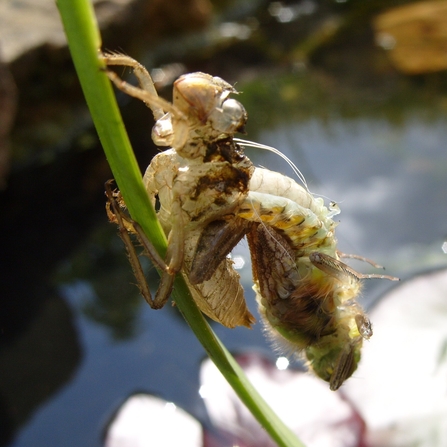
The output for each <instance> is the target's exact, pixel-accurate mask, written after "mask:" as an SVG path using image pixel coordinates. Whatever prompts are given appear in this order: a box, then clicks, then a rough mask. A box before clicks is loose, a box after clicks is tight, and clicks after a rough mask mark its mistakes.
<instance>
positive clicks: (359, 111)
mask: <svg viewBox="0 0 447 447" xmlns="http://www.w3.org/2000/svg"><path fill="white" fill-rule="evenodd" d="M94 3H95V9H96V13H97V17H98V21H99V23H100V26H101V29H102V36H103V49H105V50H111V51H121V52H124V53H126V54H128V55H130V56H132V57H134V58H135V59H137V60H138V61H140V62H141V63H143V65H145V66H146V67H148V68H149V69H150V70H151V73H152V75H153V77H154V79H155V81H156V83H157V88H158V89H159V91H160V94H162V95H163V96H164V97H166V98H168V99H169V98H170V92H171V88H172V82H173V81H174V80H175V79H176V78H177V77H178V76H179V75H180V74H182V73H188V72H192V71H203V72H206V73H210V74H212V75H216V76H220V77H222V78H223V79H225V80H226V81H228V82H230V83H231V84H233V85H235V86H236V88H237V89H238V90H239V91H240V92H241V93H240V95H239V96H238V100H239V101H240V102H242V103H243V104H244V106H245V108H246V110H247V112H248V116H249V123H248V126H247V135H243V136H241V137H243V138H247V139H250V140H253V141H256V142H259V143H263V144H267V145H271V146H274V147H276V148H278V149H279V150H281V151H282V152H283V153H285V154H286V155H287V156H288V157H289V158H291V159H292V160H293V161H294V162H295V164H296V165H297V166H298V167H299V169H300V170H301V171H302V172H303V174H304V175H305V177H306V179H307V182H308V184H309V187H310V189H311V191H312V192H314V193H315V194H320V195H323V196H324V197H326V198H327V199H328V200H334V201H336V202H337V203H339V205H340V208H341V210H342V212H341V214H340V215H339V216H337V219H338V220H339V221H340V225H339V226H338V228H337V235H338V239H339V247H340V249H341V250H342V251H344V252H347V253H355V254H359V255H362V256H366V257H368V258H372V259H374V260H375V261H376V262H378V263H380V264H382V265H385V266H386V268H387V273H388V274H391V275H395V276H400V277H401V278H403V279H408V278H411V277H412V276H413V275H415V274H416V273H421V272H427V271H430V270H432V269H439V268H445V267H447V262H446V261H447V259H446V252H447V242H446V240H447V239H446V237H447V146H446V142H447V126H446V124H447V118H446V112H447V71H446V70H447V1H445V0H438V1H419V2H412V1H403V0H402V1H397V0H395V1H392V2H390V1H386V0H369V1H364V0H320V1H317V0H302V1H283V2H279V1H274V2H273V1H266V0H228V1H224V0H222V1H219V0H186V1H185V0H177V1H175V0H171V1H169V2H168V1H162V0H144V1H143V0H110V1H105V2H104V1H97V2H94ZM0 59H1V62H0V188H1V190H0V204H1V212H0V238H1V245H0V247H1V248H0V254H1V269H0V445H1V446H14V447H25V446H31V445H32V446H35V447H40V446H42V447H43V446H48V445H64V446H80V445H82V446H99V445H101V444H102V442H103V441H102V436H103V435H102V433H103V430H104V427H105V426H106V424H107V421H108V420H109V419H110V418H111V417H112V415H113V413H114V411H115V410H116V408H117V407H118V406H119V405H120V403H121V402H122V401H123V400H124V399H125V398H126V397H127V396H129V395H130V394H131V393H134V392H137V391H144V392H150V393H153V394H155V395H158V396H160V397H163V398H164V399H167V400H172V401H174V402H176V404H178V405H180V406H181V407H183V408H184V409H186V410H187V411H189V412H190V413H191V414H193V415H194V416H195V417H197V418H198V419H199V420H200V421H202V422H206V420H207V414H206V411H205V408H204V405H203V402H202V400H201V398H200V396H199V394H198V389H199V376H198V368H199V363H200V361H201V360H202V359H203V357H204V351H203V349H202V347H201V346H200V345H199V343H198V342H197V341H196V340H195V339H194V337H193V335H192V334H191V333H190V331H189V329H188V327H187V326H186V324H185V323H184V321H183V320H182V318H181V317H180V315H179V314H178V312H177V311H176V310H175V309H174V308H171V306H166V308H165V309H163V310H161V311H152V310H150V309H149V307H148V306H147V305H146V304H145V302H144V301H143V299H142V298H141V297H140V296H139V293H138V289H137V288H136V287H135V285H134V282H135V280H134V278H133V275H132V272H131V269H130V267H129V265H128V262H127V259H126V256H125V252H124V248H123V246H122V243H121V240H120V239H119V238H118V237H117V231H116V228H115V227H114V226H113V225H110V224H108V222H107V218H106V215H105V211H104V204H105V198H104V188H103V185H104V182H105V181H106V180H107V179H109V178H110V177H111V173H110V170H109V168H108V165H107V162H106V159H105V157H104V154H103V152H102V149H101V146H100V144H99V141H98V138H97V135H96V133H95V130H94V128H93V126H92V122H91V119H90V116H89V112H88V110H87V108H86V105H85V102H84V99H83V96H82V92H81V90H80V86H79V84H78V81H77V78H76V74H75V72H74V69H73V66H72V63H71V59H70V55H69V52H68V49H67V47H66V44H65V38H64V34H63V31H62V28H61V25H60V21H59V16H58V12H57V9H56V7H55V5H54V3H53V1H51V0H28V1H18V0H3V1H2V2H1V3H0ZM123 76H127V73H124V72H123ZM131 79H132V78H131ZM117 97H118V100H119V102H120V106H121V110H122V113H123V116H124V121H125V123H126V126H127V128H128V131H129V134H130V138H131V141H132V144H133V146H134V149H135V152H136V154H137V158H138V161H139V163H140V166H141V169H142V171H144V170H145V168H146V166H147V165H148V164H149V162H150V160H151V157H152V156H153V155H154V154H156V153H157V151H158V150H159V149H157V148H156V147H154V145H153V143H152V142H151V139H150V133H151V128H152V125H153V121H152V116H151V113H150V111H149V110H148V109H147V108H146V107H145V106H144V104H142V103H140V102H138V101H136V100H133V99H130V98H128V97H126V96H125V95H123V94H122V93H121V92H117ZM247 154H248V155H249V157H250V158H251V159H252V160H253V161H254V163H255V164H256V165H258V166H266V167H268V168H269V169H272V170H277V171H279V172H282V173H284V174H287V175H289V176H293V175H294V174H293V173H292V171H291V170H290V168H289V167H288V166H287V165H286V164H285V162H284V161H282V160H281V159H279V158H278V157H277V156H275V155H272V154H270V153H268V152H265V151H259V150H255V149H247ZM233 256H234V257H235V258H236V259H237V261H238V266H239V268H240V270H239V272H240V274H241V277H242V280H243V283H244V287H245V290H246V297H247V300H248V302H249V306H250V308H251V310H252V312H253V313H254V314H256V312H257V311H256V304H255V302H254V294H253V292H252V290H251V286H252V283H251V271H250V265H249V255H248V247H247V244H246V243H245V242H242V243H241V244H240V245H239V246H238V247H237V249H236V250H235V253H234V255H233ZM354 267H355V268H357V269H362V271H369V267H368V266H365V265H354ZM147 270H148V281H149V283H150V284H151V285H152V287H154V288H155V287H156V285H157V283H158V276H157V274H156V272H155V270H154V269H152V268H150V266H149V265H148V266H147ZM390 286H391V283H388V282H386V281H374V282H368V283H367V284H366V285H365V288H364V291H363V294H362V300H363V304H364V305H365V306H366V307H367V308H372V307H373V306H374V304H375V302H376V301H378V300H379V298H380V297H381V296H382V295H383V294H384V293H385V292H386V291H388V290H389V288H390ZM416 295H417V296H414V298H415V299H418V300H424V293H419V292H418V293H417V294H416ZM409 299H410V297H409ZM445 299H446V300H447V296H446V297H445ZM443 312H444V311H443ZM438 315H439V313H438ZM442 315H443V317H444V318H445V319H446V320H447V313H446V312H444V313H443V314H442ZM398 324H399V323H398V321H397V320H396V325H397V326H398ZM445 326H446V327H447V325H445ZM213 327H214V329H215V330H216V332H217V333H218V335H219V337H221V339H222V340H223V342H224V343H225V344H226V346H227V347H228V348H229V349H230V350H232V351H244V350H253V349H254V350H258V351H261V352H263V353H265V354H266V355H268V356H270V357H271V358H272V359H274V353H273V352H272V350H271V349H270V347H269V345H268V343H267V342H266V341H265V339H264V336H263V334H262V328H261V327H260V324H257V325H256V326H255V328H254V329H253V330H251V331H250V330H247V329H234V330H229V329H225V328H223V327H219V326H218V325H213ZM443 336H444V335H443ZM444 360H445V356H444ZM408 361H409V362H417V358H416V356H415V357H414V358H409V359H408ZM385 366H386V365H385ZM378 367H380V365H378ZM351 380H353V379H351ZM445 382H446V383H447V377H445ZM415 386H417V384H415ZM444 397H445V396H444ZM384 445H386V444H384ZM412 445H413V444H412ZM430 445H435V444H430ZM439 445H441V444H439Z"/></svg>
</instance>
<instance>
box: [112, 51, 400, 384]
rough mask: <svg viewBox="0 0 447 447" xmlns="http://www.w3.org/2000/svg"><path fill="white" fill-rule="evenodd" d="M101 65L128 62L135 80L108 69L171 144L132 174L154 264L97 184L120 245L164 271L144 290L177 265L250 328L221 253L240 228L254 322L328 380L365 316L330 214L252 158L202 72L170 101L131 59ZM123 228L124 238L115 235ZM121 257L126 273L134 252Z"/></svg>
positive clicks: (168, 285) (209, 299) (353, 350)
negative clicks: (148, 215)
mask: <svg viewBox="0 0 447 447" xmlns="http://www.w3.org/2000/svg"><path fill="white" fill-rule="evenodd" d="M103 58H104V60H105V62H106V63H107V64H108V65H124V66H129V67H131V68H133V69H134V71H135V74H136V75H137V77H138V79H139V82H140V86H141V88H136V87H133V86H131V85H129V84H127V83H125V82H124V81H122V80H121V79H120V78H118V76H117V75H116V74H114V73H113V72H108V75H109V77H110V79H111V80H112V81H113V82H114V83H115V85H116V86H117V87H118V88H119V89H121V90H123V91H124V92H126V93H128V94H130V95H131V96H134V97H137V98H139V99H141V100H143V101H144V102H145V103H146V104H147V105H148V106H149V107H150V108H151V109H152V111H153V114H154V117H155V119H156V120H157V121H156V124H155V126H154V129H153V133H152V137H153V139H154V142H155V143H156V144H158V145H166V146H169V145H172V147H173V149H170V150H168V151H165V152H163V153H160V154H158V155H157V156H156V157H154V159H153V161H152V162H151V164H150V165H149V167H148V169H147V171H146V174H145V175H144V183H145V185H146V189H147V191H148V194H149V196H150V197H151V199H152V201H153V203H155V198H156V197H158V199H159V202H160V210H159V211H158V217H159V219H160V222H161V224H162V226H163V228H164V230H165V232H166V234H168V235H169V237H168V241H169V246H168V255H167V259H166V262H165V261H163V260H161V259H160V258H159V257H157V255H156V253H154V251H155V250H153V248H152V247H151V246H150V244H149V243H148V241H146V240H145V236H144V234H142V232H141V230H140V228H139V225H138V224H137V223H136V222H133V221H132V220H131V219H130V218H129V217H127V216H126V215H125V214H124V213H123V212H122V209H121V208H122V207H123V206H122V205H123V203H120V201H119V195H118V194H117V193H115V194H114V193H112V192H111V190H110V188H108V190H107V195H108V198H109V217H110V218H111V220H112V221H115V222H117V223H118V224H120V227H121V234H122V237H123V239H124V240H125V242H126V245H127V247H128V249H129V251H130V252H132V250H133V247H132V246H131V243H130V240H129V239H128V234H127V230H130V231H131V232H134V233H136V234H137V235H138V237H139V239H140V241H141V242H142V244H143V245H144V247H145V250H146V252H147V254H149V256H150V257H151V258H152V259H153V261H154V262H155V264H156V265H157V266H158V267H159V268H160V269H161V270H162V271H163V272H164V274H163V276H162V281H161V286H160V288H159V290H158V291H157V294H156V296H155V299H152V297H151V296H150V293H149V291H148V288H147V286H146V287H145V288H144V286H140V288H142V289H143V290H144V291H145V292H144V293H143V294H144V295H145V298H146V300H147V301H148V303H149V304H150V305H151V307H154V308H160V307H162V306H163V305H164V304H165V302H166V301H167V299H168V297H169V294H170V292H171V290H172V281H173V278H174V275H175V274H176V273H177V272H179V271H182V272H183V273H184V277H185V279H186V280H187V282H188V283H189V284H190V286H192V287H191V289H192V293H193V296H194V299H195V300H196V302H197V304H198V306H199V308H200V309H201V310H202V311H203V312H204V313H205V314H207V315H208V316H210V317H211V318H213V319H214V320H216V321H218V322H220V323H222V324H223V325H225V326H228V327H234V326H236V325H245V326H248V327H249V326H250V325H251V324H252V323H253V322H254V319H253V317H252V315H251V314H250V312H249V311H248V309H247V307H246V303H245V299H244V297H243V292H242V289H241V286H240V284H239V275H238V274H237V273H236V272H235V271H234V269H233V267H232V264H231V261H230V260H228V259H227V255H228V254H229V253H230V251H231V250H232V249H233V248H234V246H235V245H236V244H237V243H238V242H239V241H240V240H241V239H242V238H243V237H244V235H245V234H247V238H248V241H249V247H250V252H251V257H252V265H253V275H254V282H255V285H254V289H255V291H256V295H257V301H258V304H259V309H260V313H261V315H262V318H263V321H264V324H265V326H266V327H268V328H269V332H270V334H271V335H272V337H273V338H275V340H281V341H282V342H283V343H282V344H283V345H284V344H285V346H286V349H287V350H288V351H290V352H293V353H298V354H299V355H304V356H305V357H306V358H307V360H308V364H309V366H310V367H311V369H312V370H313V371H314V372H315V373H316V374H317V375H318V376H320V377H321V378H322V379H324V380H326V381H328V382H329V384H330V388H331V389H333V390H336V389H338V388H339V387H340V386H341V384H342V383H343V382H344V380H346V379H347V378H348V377H350V376H351V375H352V373H353V372H354V370H355V369H356V367H357V364H358V362H359V360H360V350H361V346H362V342H363V339H368V338H369V337H370V336H371V335H372V329H371V323H370V321H369V319H368V317H367V316H366V315H365V313H364V312H363V310H362V309H361V307H360V306H359V304H358V303H357V302H356V297H357V295H358V294H359V292H360V280H361V279H362V278H386V279H391V280H396V279H397V278H393V277H388V276H384V275H362V274H360V273H357V272H355V271H354V270H353V269H351V268H350V267H349V266H347V265H346V264H344V263H342V262H341V261H340V260H339V258H340V257H341V256H344V255H341V254H340V253H339V252H338V251H337V248H336V245H337V241H336V238H335V235H334V231H335V225H336V224H335V223H334V221H333V220H332V217H333V216H334V215H335V214H337V213H338V210H337V209H336V208H335V207H333V208H332V209H328V208H326V207H325V206H324V204H323V200H322V199H315V198H314V197H313V196H312V195H311V194H310V193H309V192H308V191H307V190H305V189H304V188H302V187H301V186H299V185H298V184H297V183H296V182H295V181H294V180H292V179H290V178H288V177H285V176H283V175H281V174H279V173H277V172H272V171H269V170H266V169H261V168H254V167H253V165H252V163H251V162H250V160H249V159H248V158H247V157H246V156H245V155H243V152H242V148H241V146H239V145H238V144H237V143H236V142H235V140H234V138H233V137H234V135H235V133H236V132H237V131H240V130H242V129H243V126H244V124H245V121H246V113H245V110H244V108H243V106H242V105H241V104H240V103H239V102H237V101H235V100H234V99H231V98H229V95H230V94H231V93H236V91H235V90H234V89H233V88H232V87H231V86H230V85H229V84H227V83H226V82H225V81H223V80H222V79H220V78H215V77H211V76H209V75H206V74H203V73H193V74H189V75H184V76H182V77H180V78H179V79H178V80H177V81H176V82H175V83H174V94H173V103H172V104H171V103H169V102H167V101H165V100H163V99H161V98H159V97H158V95H157V94H156V91H155V88H154V86H153V84H152V80H151V78H150V75H149V73H148V72H147V71H146V69H145V68H144V67H142V66H141V65H140V64H139V63H138V62H136V61H135V60H133V59H131V58H129V57H127V56H123V55H118V54H106V55H104V56H103ZM126 236H127V239H126ZM130 259H131V262H132V265H133V268H134V271H136V275H137V277H138V278H142V274H141V273H138V274H137V270H138V265H137V263H138V261H137V256H136V255H135V252H134V251H133V254H130Z"/></svg>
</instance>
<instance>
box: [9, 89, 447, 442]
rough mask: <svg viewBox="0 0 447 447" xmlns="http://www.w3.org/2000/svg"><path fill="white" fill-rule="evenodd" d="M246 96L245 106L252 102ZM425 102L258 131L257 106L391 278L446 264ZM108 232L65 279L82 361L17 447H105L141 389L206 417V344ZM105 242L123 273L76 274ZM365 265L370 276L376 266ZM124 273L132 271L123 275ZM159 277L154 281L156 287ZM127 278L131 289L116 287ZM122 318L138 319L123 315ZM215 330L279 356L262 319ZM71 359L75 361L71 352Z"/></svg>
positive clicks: (280, 144)
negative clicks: (141, 280) (107, 431)
mask: <svg viewBox="0 0 447 447" xmlns="http://www.w3.org/2000/svg"><path fill="white" fill-rule="evenodd" d="M240 100H241V101H242V102H244V95H242V96H241V97H240ZM425 107H426V105H421V108H420V111H418V110H417V109H414V108H413V109H412V110H411V111H410V112H408V113H403V115H402V119H401V120H399V122H397V123H395V122H392V121H391V120H389V119H386V118H377V117H371V116H367V115H365V116H362V114H361V112H360V113H359V114H358V115H357V116H354V117H352V116H350V117H343V116H342V114H338V115H337V114H335V115H334V116H332V117H329V118H328V117H327V116H326V115H323V114H318V113H316V114H315V115H314V116H307V117H306V118H305V119H300V120H296V121H295V122H293V120H290V119H287V120H284V122H281V119H280V118H278V119H277V120H276V123H274V124H272V125H268V126H260V128H257V129H256V113H254V114H250V108H249V106H247V108H248V112H249V116H250V119H251V120H252V122H251V126H252V127H253V128H254V132H253V133H254V134H255V135H256V137H255V138H256V140H257V141H258V142H262V143H264V144H267V145H271V146H275V147H277V148H279V149H280V150H281V151H283V152H284V153H285V154H286V155H287V156H288V157H289V158H291V159H292V160H293V161H294V162H295V163H296V165H297V166H298V167H299V168H300V169H301V170H302V172H303V174H304V175H305V176H306V178H307V180H308V183H309V187H310V189H311V191H312V192H313V193H315V194H321V195H323V196H324V197H327V198H329V199H330V200H335V201H337V203H339V205H340V208H341V210H342V212H341V214H340V215H339V216H337V218H338V219H339V221H340V224H339V226H338V228H337V235H338V238H339V246H340V249H341V250H342V251H344V252H348V253H356V254H361V255H364V256H367V257H370V258H372V259H374V260H375V261H377V262H379V263H381V264H383V265H385V266H386V267H387V272H388V273H389V274H391V275H396V276H401V277H403V278H405V277H409V276H410V275H411V274H412V273H413V272H416V271H420V270H423V269H428V268H430V267H433V266H439V265H447V262H446V255H445V254H444V253H443V251H442V249H441V246H442V244H443V242H444V240H445V237H446V236H447V224H446V222H447V200H446V196H445V191H447V151H446V145H445V142H446V141H447V119H446V118H445V117H443V116H435V117H433V118H432V119H427V118H426V114H425V112H424V110H425ZM316 109H318V107H316ZM253 121H255V122H254V123H253ZM249 136H250V135H249ZM247 153H248V154H249V156H250V158H252V160H253V161H254V162H255V164H257V165H262V166H266V167H268V168H269V169H272V170H277V171H280V172H283V173H286V174H287V175H290V176H292V175H293V173H292V172H291V170H290V169H289V167H288V166H287V165H286V164H285V162H284V161H283V160H281V159H279V158H278V157H277V156H274V155H272V154H270V153H268V152H265V151H259V150H255V149H247ZM97 233H98V234H100V235H102V236H98V235H97V236H96V237H95V238H93V239H92V238H90V239H88V240H87V241H86V242H85V245H84V247H82V248H81V249H80V251H79V252H78V253H77V254H76V256H75V258H73V259H71V260H68V261H67V262H66V265H65V267H64V269H62V270H64V272H65V273H63V274H61V276H60V277H59V283H58V290H59V292H60V295H61V296H62V297H63V300H64V301H65V303H66V304H67V306H68V309H69V313H70V314H71V317H70V318H71V319H72V323H73V325H74V327H75V331H74V333H72V334H71V336H72V337H74V340H72V342H73V343H74V344H75V345H76V346H77V348H76V349H79V350H80V352H81V355H80V359H79V360H78V361H77V362H76V365H75V366H73V369H72V371H71V374H70V379H69V380H67V381H66V383H65V384H64V385H63V386H61V387H60V388H59V390H58V391H57V392H56V393H55V394H53V395H52V397H51V398H50V399H48V400H47V401H45V402H44V403H43V404H41V405H40V406H39V407H38V408H37V409H36V410H35V411H34V413H33V414H32V416H31V417H30V419H29V420H28V422H27V423H26V424H25V425H24V426H23V428H22V429H21V430H20V432H19V433H18V434H17V437H16V439H15V441H13V442H12V444H10V445H11V446H14V447H25V446H26V447H27V446H30V445H32V446H34V447H39V446H42V447H43V446H45V447H46V446H48V445H64V446H66V447H70V446H73V447H74V446H79V445H82V446H99V445H101V433H102V430H103V429H104V427H105V424H106V423H107V420H108V419H109V418H110V417H111V416H112V415H113V412H114V411H115V410H116V408H117V407H118V406H119V404H120V403H121V402H122V401H123V400H124V399H125V398H126V397H127V396H128V395H129V394H131V393H133V392H136V391H147V392H151V393H154V394H156V395H159V396H161V397H163V398H165V399H166V400H172V401H174V402H175V403H176V404H177V405H179V406H182V407H183V408H185V409H187V410H188V411H189V412H191V413H192V414H193V415H195V416H196V417H198V418H199V420H202V421H206V414H205V411H204V407H203V405H202V402H201V399H200V397H199V395H198V388H199V382H198V367H199V363H200V361H201V359H202V358H203V357H204V351H203V349H202V347H201V346H200V345H199V343H198V342H197V341H196V340H195V338H194V337H193V336H192V334H191V332H190V331H189V328H188V327H187V326H186V324H185V323H184V322H183V321H182V320H181V318H179V316H178V314H177V312H176V310H175V309H173V308H170V307H169V306H167V307H166V308H165V309H163V310H162V311H152V310H151V309H149V307H148V306H147V305H145V304H144V303H143V300H142V299H140V298H139V297H138V293H137V289H136V288H135V287H134V286H132V285H129V286H128V287H127V284H129V283H131V282H132V278H131V276H130V275H129V267H128V265H127V261H126V260H125V257H124V250H123V249H122V246H121V244H120V241H119V240H118V238H117V237H116V236H115V229H113V228H111V226H108V225H107V224H106V223H105V216H104V226H103V227H101V228H99V229H98V230H97ZM104 234H106V235H107V236H104ZM99 239H102V240H106V241H107V243H106V244H105V246H106V247H108V248H107V250H108V251H107V252H106V254H104V253H103V255H102V256H103V257H104V256H106V257H107V256H110V257H111V258H114V257H118V258H119V261H117V263H115V264H113V263H112V264H111V265H110V268H111V269H112V267H113V274H112V275H104V274H103V273H101V274H99V273H98V276H99V277H94V278H92V277H91V275H92V274H89V275H86V274H77V273H76V272H79V271H82V268H79V265H82V264H83V263H85V264H86V265H87V266H89V265H91V263H94V261H92V260H91V257H92V252H94V251H95V250H96V251H98V240H99ZM102 250H106V249H105V248H102ZM234 256H237V257H238V258H239V259H241V258H242V259H244V260H245V261H246V263H245V265H244V267H243V268H242V269H241V270H240V273H241V276H242V280H243V283H244V287H245V290H246V297H247V300H248V302H249V306H250V309H251V311H252V312H253V313H254V314H256V309H255V308H256V306H255V302H254V294H253V292H252V290H251V285H252V284H251V279H250V277H251V272H250V266H249V256H248V249H247V245H246V243H245V242H242V243H241V244H240V245H239V246H238V247H237V249H236V250H235V253H234ZM76 265H77V266H78V268H75V267H74V266H76ZM117 265H118V267H116V266H117ZM355 267H356V268H358V269H360V268H361V269H363V271H369V270H370V268H369V267H368V266H365V265H357V264H356V265H355ZM85 268H86V269H88V268H87V267H85ZM119 269H121V270H124V273H117V272H118V271H119ZM67 272H71V273H69V274H68V273H67ZM64 275H66V276H64ZM151 275H152V276H151V278H152V279H153V281H152V282H154V281H157V279H156V276H155V275H154V274H153V272H152V273H151ZM112 276H113V277H114V278H113V277H112ZM116 278H119V279H120V280H121V281H125V282H126V284H125V285H124V286H119V287H118V286H117V287H114V285H115V284H116V282H115V280H116ZM101 281H105V282H106V283H107V284H102V285H101ZM111 284H112V287H111ZM391 285H392V284H391V283H389V282H386V281H370V282H368V284H367V286H366V287H365V290H364V293H363V299H364V302H366V304H367V305H371V304H372V302H373V301H374V300H375V299H377V298H378V297H379V296H380V295H381V294H382V293H383V291H384V290H386V289H388V288H389V287H391ZM123 295H124V296H123ZM104 296H106V299H105V300H104ZM421 299H423V298H422V297H421ZM107 300H109V301H107ZM114 300H115V301H114ZM111 302H112V304H110V303H111ZM105 303H109V304H105ZM121 311H122V312H123V313H124V315H125V316H127V320H126V317H119V316H118V317H117V316H116V315H115V314H116V313H119V312H121ZM123 320H124V321H123ZM113 322H115V325H116V326H115V327H114V324H113ZM69 326H70V325H67V328H68V327H69ZM214 329H215V330H216V332H217V334H218V336H219V337H221V339H222V340H223V342H224V343H225V344H226V346H227V347H228V348H229V349H230V350H238V351H240V350H246V349H255V350H263V351H264V352H270V348H269V346H268V344H267V343H266V341H265V340H264V337H263V335H262V331H261V328H260V325H259V324H257V325H256V326H255V328H254V329H253V330H251V331H250V330H246V329H234V330H228V329H225V328H222V327H219V326H218V325H214ZM70 330H71V329H70ZM67 349H68V348H67ZM71 349H74V348H73V347H72V348H71ZM62 351H63V350H62ZM61 355H63V354H61ZM67 355H68V354H67ZM271 355H272V354H271ZM60 361H61V362H64V359H63V357H61V358H60Z"/></svg>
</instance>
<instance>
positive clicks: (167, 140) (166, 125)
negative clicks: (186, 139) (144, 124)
mask: <svg viewBox="0 0 447 447" xmlns="http://www.w3.org/2000/svg"><path fill="white" fill-rule="evenodd" d="M173 139H174V129H173V126H172V118H171V114H170V113H166V114H165V115H163V116H162V117H161V118H160V119H159V120H158V121H157V122H156V123H155V125H154V127H153V128H152V140H153V142H154V143H155V144H156V145H157V146H171V145H172V142H173Z"/></svg>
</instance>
